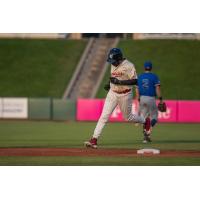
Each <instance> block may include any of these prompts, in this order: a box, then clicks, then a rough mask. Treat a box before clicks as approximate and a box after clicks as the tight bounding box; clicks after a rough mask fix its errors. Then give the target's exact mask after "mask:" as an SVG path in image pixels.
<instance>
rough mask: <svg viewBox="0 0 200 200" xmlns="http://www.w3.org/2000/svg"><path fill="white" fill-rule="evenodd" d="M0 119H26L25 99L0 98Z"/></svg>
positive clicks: (26, 101) (26, 103) (26, 106)
mask: <svg viewBox="0 0 200 200" xmlns="http://www.w3.org/2000/svg"><path fill="white" fill-rule="evenodd" d="M0 100H1V103H0V117H1V118H10V119H12V118H19V119H26V118H28V99H27V98H1V99H0Z"/></svg>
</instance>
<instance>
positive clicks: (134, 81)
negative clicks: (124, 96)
mask: <svg viewBox="0 0 200 200" xmlns="http://www.w3.org/2000/svg"><path fill="white" fill-rule="evenodd" d="M110 82H111V83H113V84H115V85H136V84H137V79H129V80H119V79H117V78H115V77H110Z"/></svg>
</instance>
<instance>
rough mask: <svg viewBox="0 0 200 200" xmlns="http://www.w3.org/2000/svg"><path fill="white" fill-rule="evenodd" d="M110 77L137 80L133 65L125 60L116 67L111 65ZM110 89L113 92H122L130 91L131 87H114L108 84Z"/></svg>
mask: <svg viewBox="0 0 200 200" xmlns="http://www.w3.org/2000/svg"><path fill="white" fill-rule="evenodd" d="M111 77H115V78H117V79H119V80H130V79H137V73H136V70H135V66H134V64H133V63H131V62H130V61H128V60H126V59H125V60H124V61H123V62H122V63H121V64H120V65H118V66H117V67H115V66H113V65H111ZM110 88H111V90H112V91H114V92H122V91H124V90H127V89H132V85H115V84H112V83H110Z"/></svg>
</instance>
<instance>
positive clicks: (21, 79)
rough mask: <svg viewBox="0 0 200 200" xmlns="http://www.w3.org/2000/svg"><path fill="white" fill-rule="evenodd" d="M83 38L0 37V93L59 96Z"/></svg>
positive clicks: (81, 49)
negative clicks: (34, 38)
mask: <svg viewBox="0 0 200 200" xmlns="http://www.w3.org/2000/svg"><path fill="white" fill-rule="evenodd" d="M85 46H86V41H83V40H81V41H73V40H33V39H0V55H1V57H0V69H1V70H0V96H6V97H13V96H14V97H24V96H25V97H62V95H63V93H64V90H65V88H66V86H67V84H68V82H69V80H70V78H71V76H72V74H73V72H74V70H75V67H76V65H77V63H78V61H79V59H80V57H81V54H82V52H83V50H84V48H85Z"/></svg>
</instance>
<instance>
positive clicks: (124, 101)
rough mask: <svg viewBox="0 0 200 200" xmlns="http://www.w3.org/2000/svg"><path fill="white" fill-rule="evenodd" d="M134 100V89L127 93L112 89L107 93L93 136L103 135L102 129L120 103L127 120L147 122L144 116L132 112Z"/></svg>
mask: <svg viewBox="0 0 200 200" xmlns="http://www.w3.org/2000/svg"><path fill="white" fill-rule="evenodd" d="M132 101H133V94H132V90H131V91H130V92H128V93H126V94H117V93H115V92H113V91H112V90H110V91H109V92H108V94H107V97H106V100H105V104H104V107H103V111H102V113H101V116H100V118H99V120H98V123H97V125H96V128H95V130H94V134H93V137H94V138H98V137H99V136H100V135H101V133H102V129H103V128H104V126H105V124H106V122H107V121H108V119H109V116H110V115H111V114H112V112H113V111H114V109H115V108H116V106H117V105H119V107H120V110H121V112H122V114H123V117H124V118H125V120H127V121H132V122H134V123H142V124H143V123H145V119H144V117H143V116H139V115H136V114H133V113H132Z"/></svg>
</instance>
